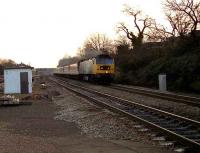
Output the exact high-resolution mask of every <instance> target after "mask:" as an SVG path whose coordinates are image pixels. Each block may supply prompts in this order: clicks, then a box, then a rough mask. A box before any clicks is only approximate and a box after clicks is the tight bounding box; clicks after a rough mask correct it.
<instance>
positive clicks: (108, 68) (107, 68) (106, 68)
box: [100, 65, 110, 70]
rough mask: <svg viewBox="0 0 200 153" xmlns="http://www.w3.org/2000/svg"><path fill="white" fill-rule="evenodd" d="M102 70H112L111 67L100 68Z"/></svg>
mask: <svg viewBox="0 0 200 153" xmlns="http://www.w3.org/2000/svg"><path fill="white" fill-rule="evenodd" d="M100 70H110V66H107V65H103V66H100Z"/></svg>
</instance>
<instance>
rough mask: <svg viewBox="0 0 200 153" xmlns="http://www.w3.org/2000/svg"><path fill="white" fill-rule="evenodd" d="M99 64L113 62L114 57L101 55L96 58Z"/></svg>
mask: <svg viewBox="0 0 200 153" xmlns="http://www.w3.org/2000/svg"><path fill="white" fill-rule="evenodd" d="M96 63H97V64H113V58H111V57H109V56H99V57H97V58H96Z"/></svg>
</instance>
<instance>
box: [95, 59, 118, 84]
mask: <svg viewBox="0 0 200 153" xmlns="http://www.w3.org/2000/svg"><path fill="white" fill-rule="evenodd" d="M94 62H95V63H94V65H93V72H94V74H95V78H96V79H98V80H100V81H103V82H111V81H112V80H113V78H114V73H115V64H114V59H113V58H112V57H110V56H109V55H98V56H97V57H96V58H95V60H94Z"/></svg>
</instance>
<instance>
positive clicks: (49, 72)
mask: <svg viewBox="0 0 200 153" xmlns="http://www.w3.org/2000/svg"><path fill="white" fill-rule="evenodd" d="M54 71H55V68H36V69H35V72H34V73H35V75H40V76H49V75H53V73H54Z"/></svg>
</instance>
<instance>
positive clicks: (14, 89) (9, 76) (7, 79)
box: [4, 66, 32, 94]
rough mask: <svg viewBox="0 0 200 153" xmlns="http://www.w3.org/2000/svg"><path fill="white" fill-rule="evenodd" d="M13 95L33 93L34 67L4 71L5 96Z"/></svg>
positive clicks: (12, 68) (11, 68) (6, 69)
mask: <svg viewBox="0 0 200 153" xmlns="http://www.w3.org/2000/svg"><path fill="white" fill-rule="evenodd" d="M12 93H21V94H28V93H32V67H28V66H23V67H10V68H5V69H4V94H12Z"/></svg>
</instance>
